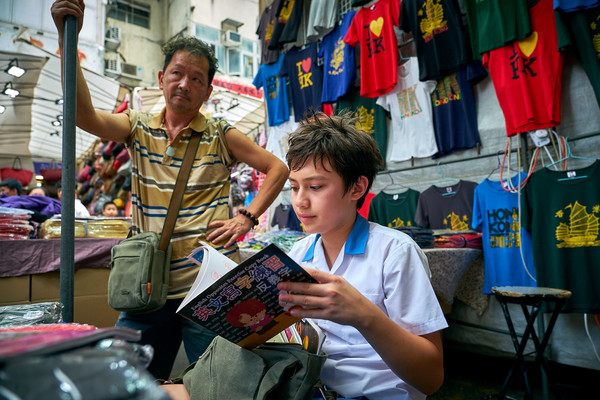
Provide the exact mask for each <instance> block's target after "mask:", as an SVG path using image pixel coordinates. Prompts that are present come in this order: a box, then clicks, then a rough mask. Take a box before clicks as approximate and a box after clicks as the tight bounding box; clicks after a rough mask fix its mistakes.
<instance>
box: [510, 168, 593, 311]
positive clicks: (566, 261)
mask: <svg viewBox="0 0 600 400" xmlns="http://www.w3.org/2000/svg"><path fill="white" fill-rule="evenodd" d="M521 202H522V210H521V219H522V224H523V226H524V227H525V228H527V230H529V231H530V232H531V239H532V240H533V242H534V243H536V244H537V245H536V246H534V247H533V259H534V261H535V265H536V273H537V283H538V286H542V287H552V288H559V289H566V290H570V291H571V292H572V293H573V295H572V296H571V298H570V299H568V300H567V302H566V304H565V307H564V308H563V309H564V311H571V312H581V313H593V314H597V313H599V312H600V290H598V287H599V286H600V263H599V262H598V260H600V236H599V232H598V220H599V219H600V161H596V162H594V163H593V164H592V165H591V166H589V167H586V168H581V169H577V170H572V171H550V170H549V169H548V168H544V169H541V170H538V171H536V172H534V173H533V174H532V175H531V177H530V178H529V181H528V182H527V185H525V190H524V191H523V193H522V197H521Z"/></svg>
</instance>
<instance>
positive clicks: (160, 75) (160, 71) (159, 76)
mask: <svg viewBox="0 0 600 400" xmlns="http://www.w3.org/2000/svg"><path fill="white" fill-rule="evenodd" d="M164 74H165V73H164V72H163V70H162V69H161V70H159V71H158V88H159V89H161V90H162V88H163V85H162V78H163V75H164Z"/></svg>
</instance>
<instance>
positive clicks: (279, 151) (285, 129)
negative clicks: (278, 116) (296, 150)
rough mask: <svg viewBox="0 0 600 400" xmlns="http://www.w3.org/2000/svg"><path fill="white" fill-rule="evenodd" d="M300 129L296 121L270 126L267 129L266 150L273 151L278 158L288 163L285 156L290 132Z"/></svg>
mask: <svg viewBox="0 0 600 400" xmlns="http://www.w3.org/2000/svg"><path fill="white" fill-rule="evenodd" d="M296 129H298V123H297V122H295V121H286V122H284V123H283V124H281V125H277V126H272V127H269V129H268V130H267V145H266V146H265V150H267V151H269V152H271V153H273V154H274V155H275V156H277V158H279V159H280V160H281V161H283V162H284V163H286V164H287V161H286V159H285V156H286V154H287V152H288V148H289V144H288V138H289V137H290V133H292V132H294V131H295V130H296Z"/></svg>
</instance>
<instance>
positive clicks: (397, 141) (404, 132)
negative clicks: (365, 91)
mask: <svg viewBox="0 0 600 400" xmlns="http://www.w3.org/2000/svg"><path fill="white" fill-rule="evenodd" d="M436 84H437V82H436V81H433V80H431V81H425V82H421V81H420V80H419V64H418V61H417V59H416V58H415V57H411V58H410V59H409V60H408V61H406V62H405V63H404V64H402V65H400V66H399V67H398V84H397V85H396V87H395V88H394V89H393V90H392V91H391V92H389V93H387V94H384V95H383V96H380V97H379V98H378V99H377V104H378V105H380V106H381V107H383V108H384V109H385V110H386V111H389V112H390V114H391V117H392V121H391V127H390V130H389V133H388V135H389V144H388V154H387V161H395V162H399V161H405V160H410V158H411V157H415V158H422V157H429V156H432V155H434V154H435V153H437V152H438V147H437V143H436V141H435V130H434V125H433V111H432V106H431V93H432V92H433V91H434V90H435V87H436Z"/></svg>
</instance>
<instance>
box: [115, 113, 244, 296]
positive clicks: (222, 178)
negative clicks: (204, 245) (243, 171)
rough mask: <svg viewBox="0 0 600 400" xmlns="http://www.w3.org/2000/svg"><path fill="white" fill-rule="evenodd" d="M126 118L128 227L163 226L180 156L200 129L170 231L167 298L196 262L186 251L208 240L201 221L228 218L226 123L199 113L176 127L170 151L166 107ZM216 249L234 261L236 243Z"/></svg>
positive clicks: (180, 291) (179, 290) (184, 287)
mask: <svg viewBox="0 0 600 400" xmlns="http://www.w3.org/2000/svg"><path fill="white" fill-rule="evenodd" d="M126 112H127V114H128V115H129V120H130V123H131V134H130V135H129V137H128V138H127V147H128V149H129V153H130V155H131V160H132V170H131V214H132V222H133V223H132V229H133V233H134V234H135V233H140V232H157V233H160V232H161V231H162V228H163V225H164V221H165V217H166V215H167V210H168V207H169V201H170V199H171V195H172V193H173V190H174V188H175V181H176V179H177V174H178V172H179V169H180V167H181V163H182V161H183V156H184V154H185V149H186V146H187V144H188V143H189V138H190V135H198V134H201V135H202V139H201V140H200V144H199V146H198V151H197V152H196V155H195V157H194V163H193V165H192V170H191V172H190V177H189V179H188V182H187V186H186V189H185V193H184V196H183V201H182V204H181V208H180V210H179V215H178V217H177V222H176V223H175V230H174V232H173V236H172V237H171V246H172V255H171V275H170V284H169V296H168V297H169V298H171V299H174V298H181V297H183V296H185V294H186V293H187V292H188V290H189V288H190V287H191V285H192V283H193V282H194V279H195V278H196V275H197V274H198V269H199V267H198V266H197V265H196V264H194V263H192V262H190V261H189V260H188V259H187V256H188V255H189V254H190V253H191V252H192V250H194V249H195V248H196V247H198V246H199V245H200V241H207V240H206V234H207V229H206V226H207V225H208V224H209V223H210V222H211V221H214V220H226V219H229V218H230V207H229V190H230V185H231V168H232V167H233V166H234V165H235V163H236V160H235V159H234V158H233V155H232V154H231V152H230V150H229V148H228V147H227V142H226V140H225V134H226V132H227V130H228V129H229V128H231V126H230V125H228V124H227V123H226V122H225V121H215V120H207V119H206V118H205V117H204V115H202V114H201V113H198V116H196V118H194V119H193V120H192V121H191V122H190V124H189V125H188V126H187V127H186V128H184V129H183V130H182V131H181V132H179V133H178V135H177V137H176V138H175V139H174V140H173V143H172V144H171V147H173V149H174V150H175V154H174V155H173V156H172V157H171V156H168V155H167V154H166V153H165V152H166V149H167V147H168V146H169V136H168V134H167V130H166V127H165V125H164V122H163V121H164V113H165V109H164V108H163V110H162V111H161V112H160V113H159V114H154V115H152V114H148V113H143V112H139V111H136V110H132V109H129V110H127V111H126ZM223 244H224V243H221V245H220V246H215V247H217V249H218V250H219V251H220V252H221V253H223V254H225V255H227V256H228V257H230V258H232V259H233V260H234V261H236V262H239V252H238V249H237V245H234V246H232V247H229V248H223Z"/></svg>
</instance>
